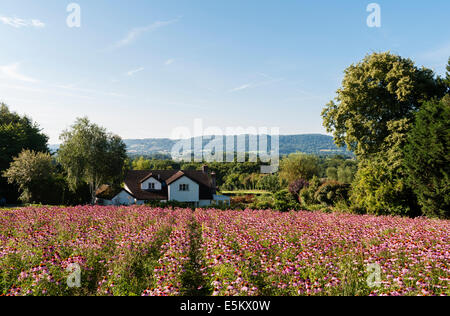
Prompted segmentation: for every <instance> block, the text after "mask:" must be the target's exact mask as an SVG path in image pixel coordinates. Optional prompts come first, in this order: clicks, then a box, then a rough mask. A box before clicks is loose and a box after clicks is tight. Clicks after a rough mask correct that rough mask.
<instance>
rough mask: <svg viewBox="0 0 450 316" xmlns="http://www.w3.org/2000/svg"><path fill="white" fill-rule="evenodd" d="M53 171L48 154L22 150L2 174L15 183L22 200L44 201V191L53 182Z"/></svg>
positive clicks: (53, 166) (30, 201)
mask: <svg viewBox="0 0 450 316" xmlns="http://www.w3.org/2000/svg"><path fill="white" fill-rule="evenodd" d="M55 171H56V169H55V165H54V164H53V159H52V157H51V156H50V154H48V153H39V152H38V153H37V152H34V151H31V150H24V151H22V152H21V153H20V154H19V156H18V157H15V158H14V160H13V162H12V163H11V165H10V167H9V169H8V170H6V171H5V172H3V176H4V177H5V178H7V179H8V183H10V184H17V186H18V187H19V190H20V191H21V195H20V200H21V201H22V202H24V203H40V202H44V203H45V202H46V192H47V190H48V188H49V186H50V185H51V183H52V182H53V178H54V174H55Z"/></svg>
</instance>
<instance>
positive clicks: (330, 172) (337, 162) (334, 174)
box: [320, 156, 358, 184]
mask: <svg viewBox="0 0 450 316" xmlns="http://www.w3.org/2000/svg"><path fill="white" fill-rule="evenodd" d="M320 169H321V172H320V175H321V177H326V178H328V179H330V180H335V181H339V182H342V183H348V184H350V183H352V182H353V179H354V177H355V174H356V171H357V170H358V163H357V162H356V160H353V159H348V158H345V157H340V156H335V157H327V158H322V159H321V160H320Z"/></svg>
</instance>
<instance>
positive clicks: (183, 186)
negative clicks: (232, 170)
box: [97, 166, 230, 207]
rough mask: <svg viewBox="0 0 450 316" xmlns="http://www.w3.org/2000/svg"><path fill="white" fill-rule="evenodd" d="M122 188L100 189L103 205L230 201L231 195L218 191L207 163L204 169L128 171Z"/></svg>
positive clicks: (213, 175) (207, 203) (197, 203)
mask: <svg viewBox="0 0 450 316" xmlns="http://www.w3.org/2000/svg"><path fill="white" fill-rule="evenodd" d="M124 182H125V185H124V188H123V189H122V190H120V191H119V192H113V191H112V190H111V189H110V188H109V187H108V186H102V187H101V188H100V189H99V191H97V203H98V204H103V205H132V204H144V203H146V202H151V201H159V202H167V201H176V202H185V203H192V204H193V205H195V206H201V207H204V206H209V205H223V204H225V205H230V198H229V197H227V196H221V195H217V194H216V175H215V173H209V172H208V168H207V167H206V166H204V167H203V169H202V171H194V170H185V171H176V170H162V171H161V170H160V171H136V170H133V171H129V172H128V174H127V176H126V178H125V181H124Z"/></svg>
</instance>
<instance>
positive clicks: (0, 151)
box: [0, 103, 48, 202]
mask: <svg viewBox="0 0 450 316" xmlns="http://www.w3.org/2000/svg"><path fill="white" fill-rule="evenodd" d="M0 140H1V141H0V174H1V173H2V172H3V171H5V170H6V169H8V168H9V164H10V163H11V162H12V161H13V158H14V157H17V156H18V155H19V154H20V152H22V150H24V149H28V150H34V151H37V152H48V148H47V141H48V137H47V136H46V135H44V134H43V133H41V129H40V128H39V126H38V125H37V124H36V123H34V122H33V121H32V120H31V119H29V118H28V117H26V116H20V115H18V114H17V113H15V112H10V110H9V108H8V107H7V106H6V105H5V104H3V103H0ZM16 191H17V189H16V188H15V187H14V186H11V185H8V184H7V182H6V179H4V178H2V177H0V195H2V196H3V195H4V196H5V197H7V198H8V200H9V202H12V201H14V200H15V199H16V198H17V193H16ZM0 198H1V197H0Z"/></svg>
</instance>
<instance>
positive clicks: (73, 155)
mask: <svg viewBox="0 0 450 316" xmlns="http://www.w3.org/2000/svg"><path fill="white" fill-rule="evenodd" d="M60 138H61V140H62V141H63V144H62V145H61V147H60V149H59V151H58V161H59V162H60V163H61V165H62V166H63V168H64V170H65V171H66V172H67V180H68V182H69V184H70V187H71V188H72V189H73V190H75V189H76V188H77V187H79V186H80V185H81V184H82V183H88V184H89V186H90V191H91V197H92V201H93V200H94V198H95V191H96V190H97V189H98V188H99V186H100V185H102V184H105V183H112V184H117V183H120V182H121V181H123V173H124V162H125V159H126V149H125V144H124V143H123V142H122V140H121V139H120V137H119V136H115V135H112V134H107V132H106V130H105V129H104V128H101V127H99V126H97V125H95V124H92V123H90V122H89V120H88V119H87V118H81V119H77V121H76V122H75V124H74V125H73V126H72V128H71V129H70V130H67V131H65V132H63V133H62V135H61V137H60Z"/></svg>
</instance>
